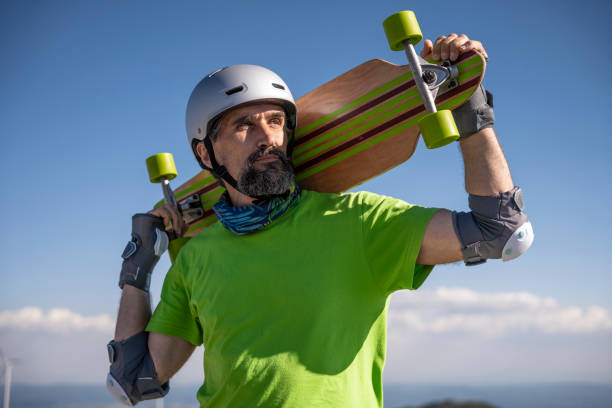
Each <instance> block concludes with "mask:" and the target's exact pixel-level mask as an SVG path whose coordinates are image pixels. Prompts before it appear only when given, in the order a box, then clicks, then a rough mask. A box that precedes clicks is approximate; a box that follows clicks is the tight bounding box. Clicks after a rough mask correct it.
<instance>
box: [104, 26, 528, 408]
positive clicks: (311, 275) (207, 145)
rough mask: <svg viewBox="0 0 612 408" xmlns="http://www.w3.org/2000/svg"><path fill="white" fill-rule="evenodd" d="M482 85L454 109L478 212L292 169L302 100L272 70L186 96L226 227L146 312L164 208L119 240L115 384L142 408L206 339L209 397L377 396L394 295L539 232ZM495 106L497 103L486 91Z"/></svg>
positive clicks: (441, 42)
mask: <svg viewBox="0 0 612 408" xmlns="http://www.w3.org/2000/svg"><path fill="white" fill-rule="evenodd" d="M471 50H476V51H478V52H480V53H482V54H483V55H485V56H486V53H485V50H484V48H483V47H482V44H481V43H480V42H478V41H471V40H469V39H468V38H467V37H466V36H465V35H456V34H451V35H449V36H441V37H439V38H438V39H437V40H436V42H435V44H432V42H431V41H429V40H427V41H426V42H425V44H424V49H423V52H422V53H421V55H422V57H423V58H425V59H433V60H448V59H450V60H451V61H453V60H455V59H457V57H458V56H459V55H461V54H463V53H466V52H469V51H471ZM491 98H492V97H491V95H490V94H488V93H485V92H484V90H482V89H481V90H480V91H477V92H476V94H475V96H474V97H472V98H471V99H470V101H468V103H466V104H465V105H464V106H463V107H461V108H460V109H458V110H457V111H455V113H454V115H455V118H456V121H457V122H458V127H459V130H460V133H461V136H462V138H461V139H460V144H461V150H462V154H463V158H464V163H465V182H466V190H467V192H468V193H469V194H470V198H469V202H470V208H471V209H472V212H469V213H456V212H451V211H448V210H443V209H435V208H423V207H419V206H413V205H410V204H407V203H404V202H402V201H400V200H395V199H392V198H389V197H382V196H378V195H375V194H371V193H356V194H345V195H338V194H320V193H316V192H311V191H301V190H300V189H299V187H298V186H296V185H295V184H294V181H293V170H292V167H291V162H290V157H291V144H292V140H293V130H294V129H295V126H296V117H295V116H296V108H295V103H294V101H293V97H292V96H291V94H290V92H289V89H288V87H287V86H286V84H285V83H284V82H283V81H282V79H280V78H279V77H278V76H277V75H276V74H274V73H273V72H271V71H268V70H266V69H265V68H261V67H255V66H246V65H242V66H233V67H229V68H224V69H222V70H219V71H216V72H214V73H212V74H210V75H209V76H208V77H206V78H205V79H204V80H202V81H201V82H200V84H198V86H197V87H196V89H195V90H194V92H193V93H192V96H191V98H190V101H189V104H188V108H187V132H188V137H189V141H190V145H191V146H192V148H193V150H194V154H195V156H196V159H197V160H198V162H199V163H200V164H201V165H202V167H204V168H207V169H210V170H211V171H212V172H213V173H214V174H215V176H216V177H217V178H218V180H219V181H220V182H221V183H223V184H224V185H225V187H226V188H227V193H226V194H225V195H224V196H223V197H222V198H221V199H220V200H219V202H218V203H217V204H215V207H214V209H215V212H216V214H217V216H218V217H219V219H220V221H221V223H218V224H215V225H214V226H212V227H210V228H208V229H206V230H205V231H204V232H202V233H201V234H199V235H198V236H197V237H194V238H193V239H192V240H191V241H190V242H189V243H188V244H187V245H186V246H185V247H184V248H183V249H182V250H181V252H180V254H179V256H178V258H177V259H176V261H175V263H174V265H173V266H172V268H171V269H170V270H169V272H168V274H167V276H166V279H165V281H164V287H163V290H162V294H161V300H160V303H159V305H158V307H157V309H156V310H155V314H153V316H151V309H150V302H149V294H148V285H149V279H150V274H151V271H152V269H153V267H154V265H155V263H156V262H157V260H158V259H159V256H160V255H161V253H163V251H164V250H165V246H166V244H165V242H164V238H165V234H163V232H162V231H163V230H164V226H165V225H169V224H170V223H171V225H172V226H173V228H174V232H176V233H177V234H179V235H180V233H181V232H182V230H183V228H184V224H183V221H182V219H181V217H180V215H179V214H178V212H177V210H176V209H175V208H173V207H171V206H169V205H165V206H163V207H160V208H157V209H155V210H153V211H151V212H149V213H148V214H137V215H135V216H134V218H133V239H132V241H130V243H128V246H127V247H126V251H124V254H123V257H124V259H125V260H124V264H123V268H122V272H121V278H120V286H121V287H122V289H123V294H122V297H121V303H120V308H119V316H118V319H117V327H116V332H115V339H114V341H112V342H111V343H109V355H110V358H111V362H112V365H111V372H110V374H109V377H108V380H109V381H108V388H109V390H110V392H111V394H113V395H114V396H115V397H116V398H118V399H119V400H121V401H123V402H125V403H126V404H127V405H132V404H135V403H137V402H138V401H140V400H143V399H150V398H158V397H161V396H163V395H165V394H166V393H167V392H168V389H169V386H168V381H169V379H170V378H171V377H172V376H173V375H174V374H175V373H176V372H177V371H178V370H179V368H180V367H181V366H182V365H183V364H184V363H185V361H187V359H188V358H189V356H190V355H191V353H192V352H193V350H194V348H195V347H196V346H198V345H200V344H204V345H205V356H204V372H205V382H204V384H203V385H202V387H201V388H200V390H199V391H198V400H199V401H200V404H201V406H203V407H250V406H253V407H277V406H278V407H280V406H283V407H382V370H383V366H384V358H385V346H386V341H385V336H386V312H387V308H388V301H389V295H390V294H391V293H392V292H394V291H396V290H399V289H417V288H418V287H419V286H420V285H421V284H422V283H423V281H424V280H425V279H426V277H427V275H428V274H429V273H430V271H431V270H432V269H433V265H436V264H441V263H449V262H456V261H459V260H461V259H463V260H464V261H465V262H466V264H478V263H482V262H484V261H485V260H486V259H487V258H504V259H505V260H508V259H512V258H514V257H516V256H518V255H520V254H521V253H523V252H524V251H525V250H526V249H527V248H528V247H529V246H530V245H531V242H532V240H533V232H532V230H531V224H530V223H529V222H528V221H527V217H526V215H525V214H524V213H523V212H522V210H523V202H522V196H521V192H520V189H518V188H517V187H515V186H514V183H513V182H512V178H511V176H510V171H509V169H508V166H507V163H506V160H505V158H504V155H503V152H502V150H501V148H500V146H499V143H498V141H497V138H496V136H495V133H494V131H493V129H492V125H493V111H492V109H491V106H490V105H492V100H491ZM487 102H489V103H487Z"/></svg>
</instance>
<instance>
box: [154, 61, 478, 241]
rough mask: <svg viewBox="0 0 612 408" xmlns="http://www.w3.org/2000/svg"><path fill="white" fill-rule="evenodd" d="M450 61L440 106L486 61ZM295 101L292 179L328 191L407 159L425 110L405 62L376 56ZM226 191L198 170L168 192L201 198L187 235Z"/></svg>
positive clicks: (474, 83)
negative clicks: (453, 73)
mask: <svg viewBox="0 0 612 408" xmlns="http://www.w3.org/2000/svg"><path fill="white" fill-rule="evenodd" d="M454 65H456V67H457V69H458V72H459V76H458V78H457V79H456V82H457V85H456V86H454V87H452V89H448V90H446V91H445V92H443V93H440V92H439V93H438V95H437V97H436V99H435V102H436V106H437V107H438V109H454V108H456V107H458V106H460V105H461V104H463V102H465V101H466V100H467V99H468V98H469V97H470V96H471V95H472V94H473V93H474V91H475V89H476V88H477V87H478V86H479V85H480V83H481V82H482V79H483V77H484V73H485V67H486V63H485V60H484V58H483V57H482V56H481V55H480V54H478V53H476V52H471V53H467V54H464V55H462V56H461V57H460V58H459V59H458V60H457V61H455V63H454ZM296 104H297V108H298V128H297V129H296V132H295V142H294V143H295V144H294V150H293V164H294V167H295V173H296V181H297V183H298V184H299V185H300V187H302V188H303V189H308V190H316V191H320V192H330V193H332V192H333V193H340V192H343V191H346V190H349V189H351V188H354V187H356V186H358V185H360V184H362V183H364V182H366V181H367V180H369V179H371V178H373V177H376V176H378V175H380V174H382V173H384V172H386V171H387V170H389V169H391V168H393V167H396V166H398V165H399V164H401V163H403V162H405V161H406V160H408V159H409V158H410V157H411V156H412V154H413V153H414V150H415V149H416V145H417V142H418V138H419V128H418V126H417V122H418V120H419V119H420V118H421V117H423V115H424V114H425V113H426V111H425V106H424V105H423V103H422V100H421V97H420V95H419V92H418V90H417V88H416V86H415V83H414V80H413V79H412V72H411V71H410V68H409V66H408V65H395V64H392V63H389V62H387V61H384V60H380V59H374V60H370V61H367V62H365V63H363V64H361V65H359V66H357V67H355V68H353V69H351V70H350V71H347V72H346V73H344V74H342V75H340V76H338V77H336V78H334V79H332V80H331V81H329V82H327V83H326V84H324V85H322V86H320V87H319V88H317V89H315V90H314V91H311V92H309V93H308V94H306V95H304V96H302V97H301V98H299V99H298V100H297V101H296ZM224 190H225V189H224V188H223V187H221V185H220V184H219V183H218V182H217V181H216V180H215V179H214V177H213V176H212V175H211V174H210V173H209V172H208V171H206V170H202V171H201V172H200V173H198V174H197V175H196V176H194V177H193V178H191V179H190V180H189V181H187V182H186V183H184V184H183V185H181V186H180V187H178V188H177V189H176V190H175V191H174V193H175V195H176V199H177V202H178V204H179V206H180V205H181V203H183V202H185V201H186V200H190V201H192V202H195V203H196V206H197V207H199V206H200V203H201V209H200V208H198V211H199V213H200V214H201V216H200V217H199V218H197V219H194V220H190V221H189V222H188V225H189V230H188V231H187V233H186V234H185V236H186V237H192V236H195V235H197V234H198V233H199V232H200V231H202V230H203V229H204V228H206V227H208V226H210V225H211V224H213V223H215V222H217V217H216V215H215V213H214V212H213V210H212V206H213V205H214V204H215V202H216V201H217V200H218V198H219V197H220V195H221V194H222V193H223V191H224ZM194 195H195V196H194ZM162 204H163V201H160V202H158V203H157V204H156V206H159V205H162ZM192 207H193V205H192Z"/></svg>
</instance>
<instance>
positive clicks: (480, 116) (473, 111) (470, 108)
mask: <svg viewBox="0 0 612 408" xmlns="http://www.w3.org/2000/svg"><path fill="white" fill-rule="evenodd" d="M452 112H453V118H454V119H455V123H456V124H457V130H459V137H460V138H461V139H463V138H466V137H468V136H472V135H473V134H474V133H476V132H479V131H480V130H482V129H484V128H488V127H493V124H494V123H495V114H494V113H493V94H492V93H491V92H489V91H487V90H485V89H484V88H483V86H482V85H480V86H479V87H478V89H476V92H474V94H473V95H472V96H471V97H470V99H468V100H467V101H466V102H465V103H464V104H463V105H461V106H460V107H458V108H457V109H455V110H454V111H452Z"/></svg>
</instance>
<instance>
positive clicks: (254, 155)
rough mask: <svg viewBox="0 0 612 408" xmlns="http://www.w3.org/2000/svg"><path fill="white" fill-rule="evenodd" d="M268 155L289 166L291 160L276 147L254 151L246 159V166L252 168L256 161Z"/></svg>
mask: <svg viewBox="0 0 612 408" xmlns="http://www.w3.org/2000/svg"><path fill="white" fill-rule="evenodd" d="M269 154H273V155H275V156H276V157H278V158H279V159H280V160H281V161H282V162H283V163H284V164H285V165H291V160H290V159H289V158H288V157H287V155H286V154H285V152H283V151H282V150H281V149H278V148H276V147H270V148H267V149H265V148H264V149H259V150H256V151H254V152H253V153H251V154H250V155H249V157H248V158H247V164H248V165H249V167H252V166H253V165H254V164H255V161H256V160H257V159H260V158H262V157H263V156H267V155H269Z"/></svg>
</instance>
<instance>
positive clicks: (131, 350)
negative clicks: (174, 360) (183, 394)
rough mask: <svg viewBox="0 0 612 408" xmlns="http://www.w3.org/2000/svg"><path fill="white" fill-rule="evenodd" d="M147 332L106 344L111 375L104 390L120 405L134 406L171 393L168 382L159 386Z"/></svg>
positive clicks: (109, 374)
mask: <svg viewBox="0 0 612 408" xmlns="http://www.w3.org/2000/svg"><path fill="white" fill-rule="evenodd" d="M148 339H149V333H147V332H144V331H143V332H140V333H138V334H136V335H134V336H132V337H130V338H127V339H125V340H123V341H120V342H116V341H115V340H111V342H110V343H108V346H107V350H108V359H109V360H110V363H111V366H110V372H109V373H108V376H107V377H106V389H107V390H108V392H109V393H110V394H111V395H112V396H113V397H114V398H115V399H116V400H117V401H119V402H121V403H122V404H124V405H127V406H130V407H131V406H134V405H136V404H137V403H138V402H140V401H143V400H148V399H154V398H162V397H163V396H164V395H166V394H167V393H168V391H170V383H169V382H166V383H165V384H163V385H161V384H160V383H159V381H158V380H157V373H156V372H155V366H154V365H153V359H152V358H151V354H149V346H148Z"/></svg>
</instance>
